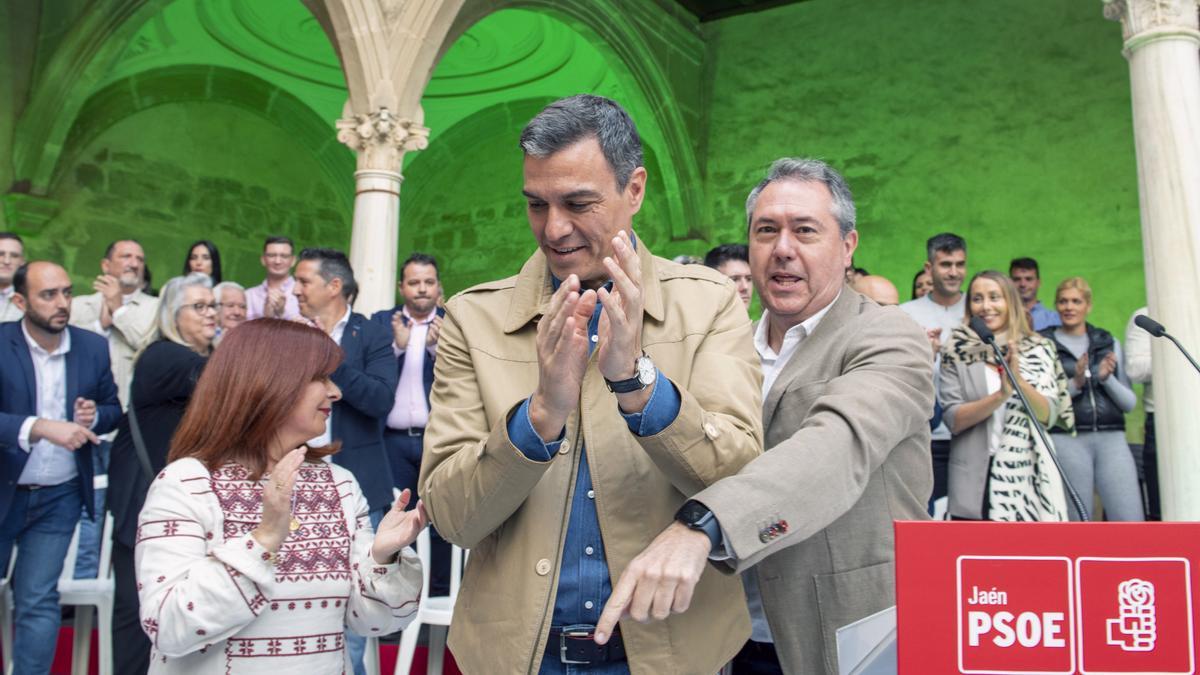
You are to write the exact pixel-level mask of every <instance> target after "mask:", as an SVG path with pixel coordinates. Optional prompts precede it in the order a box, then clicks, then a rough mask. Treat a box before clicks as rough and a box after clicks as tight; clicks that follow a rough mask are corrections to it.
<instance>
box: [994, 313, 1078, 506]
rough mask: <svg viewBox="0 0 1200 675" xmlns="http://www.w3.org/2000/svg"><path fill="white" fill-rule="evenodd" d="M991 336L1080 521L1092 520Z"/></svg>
mask: <svg viewBox="0 0 1200 675" xmlns="http://www.w3.org/2000/svg"><path fill="white" fill-rule="evenodd" d="M989 337H991V339H990V340H986V342H987V343H988V344H989V345H991V346H992V351H993V352H995V353H996V358H997V359H999V360H1000V368H1001V369H1002V370H1004V374H1005V375H1007V376H1008V383H1009V384H1011V385H1012V388H1013V391H1015V392H1016V393H1017V396H1018V397H1019V398H1020V399H1021V405H1022V406H1024V407H1025V412H1026V413H1028V414H1029V421H1031V422H1033V428H1034V429H1037V433H1038V436H1039V437H1040V438H1041V439H1042V444H1043V445H1045V446H1046V452H1048V453H1050V459H1051V460H1053V461H1054V466H1055V468H1057V469H1058V475H1059V476H1060V477H1061V478H1062V482H1063V487H1064V488H1066V490H1067V496H1068V497H1070V498H1071V503H1072V504H1073V505H1074V506H1075V510H1076V511H1078V512H1079V520H1080V522H1084V523H1086V522H1088V521H1089V520H1090V518H1088V512H1087V511H1086V510H1084V508H1083V501H1082V500H1081V499H1079V493H1077V492H1075V487H1074V486H1073V485H1071V481H1070V480H1068V479H1067V472H1066V471H1063V468H1062V464H1060V463H1059V462H1058V453H1057V452H1055V451H1054V446H1053V445H1051V444H1050V437H1049V436H1047V435H1046V429H1045V427H1043V426H1042V422H1041V420H1039V419H1038V418H1037V415H1036V414H1035V413H1034V412H1033V406H1031V405H1029V399H1027V398H1025V392H1023V391H1021V386H1020V385H1019V384H1017V378H1016V377H1014V376H1013V374H1012V371H1011V370H1009V368H1008V361H1007V360H1005V358H1004V354H1002V353H1001V352H1000V348H999V347H997V346H996V338H995V336H989ZM1010 348H1012V349H1016V345H1010Z"/></svg>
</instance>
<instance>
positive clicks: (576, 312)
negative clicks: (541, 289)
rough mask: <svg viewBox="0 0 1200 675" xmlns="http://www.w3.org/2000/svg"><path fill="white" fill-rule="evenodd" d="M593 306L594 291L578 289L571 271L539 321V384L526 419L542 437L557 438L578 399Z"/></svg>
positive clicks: (576, 278)
mask: <svg viewBox="0 0 1200 675" xmlns="http://www.w3.org/2000/svg"><path fill="white" fill-rule="evenodd" d="M595 308H596V292H595V291H593V290H590V289H589V290H586V291H583V292H582V293H580V283H579V277H577V276H575V275H574V274H572V275H570V276H568V277H567V279H566V280H565V281H563V282H562V284H561V285H560V286H559V287H558V290H557V291H555V293H554V295H553V296H552V297H551V298H550V306H549V307H548V308H547V309H546V314H545V315H544V316H542V319H541V321H539V322H538V329H537V355H538V386H537V389H536V390H535V391H534V392H533V396H532V397H531V398H530V400H529V421H530V423H531V424H533V429H534V431H536V432H537V434H538V436H540V437H541V438H542V439H546V440H548V439H554V438H558V435H559V433H561V432H562V429H563V426H564V425H566V422H567V416H568V415H570V414H571V411H572V410H574V409H575V406H576V405H577V404H578V402H579V390H580V387H582V386H583V374H584V371H586V370H587V362H588V350H589V347H588V322H589V321H590V320H591V318H592V312H593V311H594V310H595ZM631 363H632V362H631Z"/></svg>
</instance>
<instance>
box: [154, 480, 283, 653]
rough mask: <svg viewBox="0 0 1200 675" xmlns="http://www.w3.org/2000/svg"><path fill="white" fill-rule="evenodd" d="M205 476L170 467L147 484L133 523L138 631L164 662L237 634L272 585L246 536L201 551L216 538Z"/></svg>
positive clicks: (266, 558)
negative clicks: (134, 524) (207, 502)
mask: <svg viewBox="0 0 1200 675" xmlns="http://www.w3.org/2000/svg"><path fill="white" fill-rule="evenodd" d="M181 465H182V466H181ZM208 476H209V474H208V471H207V470H205V469H204V467H203V465H202V464H200V462H198V461H196V460H180V461H178V462H174V463H172V464H171V465H170V466H168V467H167V468H166V469H165V470H163V472H162V473H160V474H159V475H158V477H157V478H156V480H154V481H153V482H152V483H151V485H150V490H149V492H148V493H147V495H146V505H145V506H144V507H143V508H142V512H141V515H140V516H139V518H138V538H137V546H136V549H135V557H134V560H135V565H136V569H137V581H138V584H137V587H138V599H139V601H140V603H141V609H140V611H141V619H142V628H143V630H145V631H146V635H148V636H149V637H150V641H151V642H152V643H154V647H155V649H157V650H158V652H159V653H161V654H163V655H165V656H169V657H179V656H183V655H185V654H188V653H190V652H194V651H197V650H199V649H202V648H204V647H205V646H207V645H210V644H212V643H215V642H218V641H220V640H224V639H226V638H228V637H230V636H232V635H234V634H235V633H237V632H238V631H240V630H241V629H242V628H244V627H245V626H246V625H247V624H249V623H250V622H252V621H254V619H255V617H257V616H258V614H259V613H260V612H261V611H262V610H263V608H264V607H265V606H266V604H267V600H266V596H267V595H268V594H269V591H270V589H271V587H272V586H273V584H274V583H275V570H274V566H273V564H272V562H271V556H270V554H269V553H268V551H267V550H266V549H265V548H263V547H262V545H261V544H259V543H258V541H257V540H256V539H255V538H254V537H253V536H252V535H251V534H249V533H247V534H245V535H243V536H240V537H237V538H235V539H230V540H228V541H225V542H224V543H222V544H219V545H217V546H215V547H213V548H212V549H211V550H210V549H209V548H208V544H209V542H210V541H211V540H213V538H214V537H222V534H221V533H219V532H216V531H215V530H217V529H219V528H220V527H221V526H222V525H221V523H220V522H218V521H219V518H218V516H217V515H216V513H215V512H214V511H213V510H211V509H208V508H206V507H205V501H206V497H205V496H202V495H201V493H204V492H208V491H209V490H210V489H211V488H210V487H209V481H208ZM218 541H219V539H218Z"/></svg>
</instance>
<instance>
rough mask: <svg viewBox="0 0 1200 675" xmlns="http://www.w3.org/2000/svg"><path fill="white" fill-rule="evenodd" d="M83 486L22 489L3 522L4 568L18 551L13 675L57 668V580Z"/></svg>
mask: <svg viewBox="0 0 1200 675" xmlns="http://www.w3.org/2000/svg"><path fill="white" fill-rule="evenodd" d="M78 481H79V479H78V478H76V479H75V480H71V481H67V482H66V483H63V484H61V485H55V486H53V487H45V488H40V489H37V490H21V489H18V490H17V492H16V494H15V495H13V500H12V505H11V506H10V507H9V510H8V514H6V515H5V517H4V520H3V521H0V561H4V562H3V563H0V564H6V563H7V562H8V559H9V556H10V555H11V554H12V546H13V544H14V543H15V544H16V545H17V562H16V567H14V569H13V573H12V591H13V673H14V675H45V673H48V672H50V666H51V664H52V663H53V662H54V647H55V645H56V643H57V642H58V628H59V625H60V624H61V623H62V615H61V613H60V611H59V607H58V576H59V574H60V573H62V567H63V558H64V557H66V555H67V549H68V548H70V546H71V535H72V534H73V533H74V532H75V523H77V522H78V521H79V510H80V509H81V508H82V507H83V504H82V502H81V501H80V499H79V483H78Z"/></svg>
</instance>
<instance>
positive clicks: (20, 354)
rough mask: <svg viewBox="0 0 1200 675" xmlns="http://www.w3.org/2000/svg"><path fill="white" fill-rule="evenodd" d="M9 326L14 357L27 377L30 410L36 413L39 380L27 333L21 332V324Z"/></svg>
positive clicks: (15, 323)
mask: <svg viewBox="0 0 1200 675" xmlns="http://www.w3.org/2000/svg"><path fill="white" fill-rule="evenodd" d="M9 326H10V331H11V335H10V336H9V338H10V340H9V342H10V344H11V346H12V352H13V356H14V357H15V358H16V361H17V364H18V365H19V366H20V367H21V374H22V375H24V376H25V395H26V396H28V397H29V398H28V400H29V405H30V406H31V408H30V409H31V410H33V411H35V412H36V411H37V379H35V378H34V375H33V356H32V355H31V354H30V353H29V344H28V343H26V342H25V333H24V332H23V331H22V330H21V323H20V322H19V321H14V322H13V323H11V324H9Z"/></svg>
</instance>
